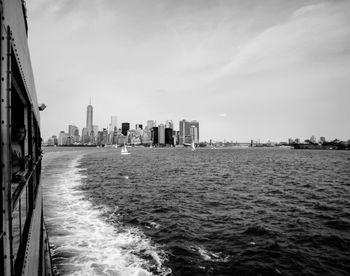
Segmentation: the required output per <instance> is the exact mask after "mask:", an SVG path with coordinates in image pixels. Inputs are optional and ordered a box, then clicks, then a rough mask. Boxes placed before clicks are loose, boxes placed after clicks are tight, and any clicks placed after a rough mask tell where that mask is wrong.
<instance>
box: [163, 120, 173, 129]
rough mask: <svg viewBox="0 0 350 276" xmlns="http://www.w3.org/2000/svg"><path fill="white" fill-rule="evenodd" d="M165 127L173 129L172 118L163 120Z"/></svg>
mask: <svg viewBox="0 0 350 276" xmlns="http://www.w3.org/2000/svg"><path fill="white" fill-rule="evenodd" d="M165 128H171V129H174V123H173V121H172V120H167V121H166V122H165Z"/></svg>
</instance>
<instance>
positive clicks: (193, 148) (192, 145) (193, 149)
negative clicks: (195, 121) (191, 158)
mask: <svg viewBox="0 0 350 276" xmlns="http://www.w3.org/2000/svg"><path fill="white" fill-rule="evenodd" d="M191 149H192V151H195V150H196V147H195V145H194V142H192V144H191Z"/></svg>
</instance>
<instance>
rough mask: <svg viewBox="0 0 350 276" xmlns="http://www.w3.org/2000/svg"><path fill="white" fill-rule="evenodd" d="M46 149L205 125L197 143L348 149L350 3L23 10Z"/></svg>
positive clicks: (104, 0) (147, 3) (78, 2)
mask: <svg viewBox="0 0 350 276" xmlns="http://www.w3.org/2000/svg"><path fill="white" fill-rule="evenodd" d="M26 2H27V9H28V25H29V37H28V39H29V47H30V52H31V60H32V66H33V71H34V76H35V84H36V90H37V94H38V99H39V102H40V103H45V104H46V105H47V108H46V109H45V110H44V111H43V112H41V126H42V136H43V138H44V140H46V139H47V138H49V137H51V136H52V135H58V133H59V132H60V131H62V130H64V131H66V132H68V125H70V124H72V125H76V126H78V127H79V129H80V131H81V129H82V128H83V127H85V126H86V109H87V105H88V104H89V101H90V97H91V104H92V105H93V107H94V124H95V125H98V126H99V130H101V129H102V128H103V127H107V126H108V124H109V123H110V118H111V116H112V115H113V116H118V124H121V123H122V122H129V123H131V126H134V125H135V124H136V123H142V124H145V123H146V121H147V120H156V121H157V123H158V124H160V123H165V121H166V120H173V122H174V125H175V129H178V126H179V121H180V120H182V119H186V120H197V121H199V131H200V140H201V141H209V139H212V140H214V141H219V140H221V141H222V140H224V139H225V140H226V141H231V140H232V141H240V142H247V141H250V140H260V141H268V140H271V141H287V140H288V138H297V137H298V138H300V139H302V140H304V139H309V138H310V137H311V136H312V135H314V136H316V137H317V138H319V137H320V136H324V137H326V139H327V140H333V139H335V138H338V139H341V140H349V139H350V108H349V103H350V90H349V88H350V1H349V0H328V1H326V0H303V1H300V0H293V1H290V0H264V1H261V0H245V1H238V0H187V1H185V0H176V1H174V0H128V1H124V0H27V1H26Z"/></svg>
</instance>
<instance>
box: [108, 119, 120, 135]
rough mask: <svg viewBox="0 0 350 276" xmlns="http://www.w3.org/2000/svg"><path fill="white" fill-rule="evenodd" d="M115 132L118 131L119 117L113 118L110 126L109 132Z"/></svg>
mask: <svg viewBox="0 0 350 276" xmlns="http://www.w3.org/2000/svg"><path fill="white" fill-rule="evenodd" d="M115 130H118V117H117V116H111V124H110V125H109V131H110V132H113V131H115Z"/></svg>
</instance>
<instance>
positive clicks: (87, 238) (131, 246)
mask: <svg viewBox="0 0 350 276" xmlns="http://www.w3.org/2000/svg"><path fill="white" fill-rule="evenodd" d="M50 158H51V160H50ZM80 158H81V156H78V157H76V158H75V159H72V160H71V161H69V163H68V166H67V165H66V166H64V165H63V164H64V162H67V160H66V159H61V160H60V159H59V158H56V159H54V158H52V156H50V157H49V158H48V163H50V162H49V161H51V167H49V166H47V167H45V162H44V166H43V177H42V181H43V184H44V207H45V209H44V214H45V220H46V224H47V226H48V230H49V237H50V244H51V246H52V247H53V252H52V253H53V260H54V261H53V262H54V263H56V269H57V270H58V273H59V275H152V273H151V272H150V271H152V272H155V273H156V274H158V275H166V274H169V273H171V270H170V269H166V268H164V267H162V263H163V261H164V254H162V252H161V251H160V250H158V249H157V248H156V247H155V246H153V245H152V244H151V242H150V240H149V239H147V238H145V237H144V235H143V234H142V233H141V232H140V231H139V230H138V229H136V228H125V227H119V228H118V229H117V228H116V227H115V226H113V225H111V224H109V223H107V222H106V221H104V220H103V219H102V217H101V212H102V211H103V210H102V209H103V208H93V206H92V204H91V203H90V202H89V201H87V200H86V199H84V197H83V194H82V192H81V191H79V190H78V189H76V187H77V186H78V185H81V180H82V178H83V176H82V175H81V174H80V171H79V169H78V168H77V165H78V162H79V160H80ZM52 162H57V163H56V166H54V167H55V168H56V169H52V167H53V166H52ZM60 162H61V163H62V162H63V164H61V163H60ZM50 168H51V169H50ZM57 168H62V169H57Z"/></svg>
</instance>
